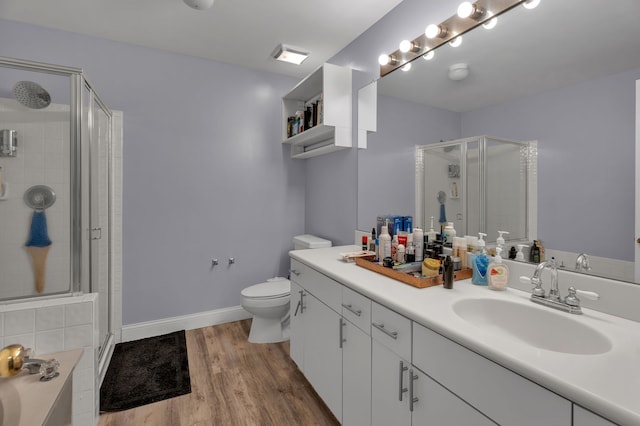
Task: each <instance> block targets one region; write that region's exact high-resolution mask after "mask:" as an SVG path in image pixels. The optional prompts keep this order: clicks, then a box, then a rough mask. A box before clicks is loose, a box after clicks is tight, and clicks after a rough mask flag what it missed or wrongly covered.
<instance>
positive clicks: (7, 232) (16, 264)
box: [0, 98, 71, 299]
mask: <svg viewBox="0 0 640 426" xmlns="http://www.w3.org/2000/svg"><path fill="white" fill-rule="evenodd" d="M0 111H2V112H6V114H3V121H2V122H1V123H0V127H1V128H2V129H10V130H16V131H17V135H18V144H17V145H18V150H17V151H18V154H17V156H16V157H1V158H0V166H2V178H3V182H4V183H5V184H6V188H7V196H6V199H5V200H2V201H0V217H3V218H11V220H2V221H0V241H2V244H1V245H0V270H2V277H1V278H0V283H1V286H0V299H8V298H19V297H28V296H32V295H36V294H37V293H36V291H35V288H34V275H33V269H32V266H31V261H30V259H29V256H28V254H27V252H26V250H25V248H24V245H25V243H26V241H27V239H28V237H29V226H30V223H31V214H32V210H31V208H29V207H28V206H27V205H26V204H25V203H24V201H23V198H22V197H23V195H24V193H25V191H26V190H27V189H29V187H31V186H33V185H48V186H50V187H51V188H52V189H53V190H54V192H55V194H56V202H55V204H53V206H51V207H50V208H48V209H47V210H46V213H45V214H46V217H47V227H48V234H49V238H50V239H51V241H52V244H51V248H50V251H49V254H48V256H47V261H46V276H45V288H44V293H45V294H52V293H61V292H66V291H69V283H70V282H71V279H70V267H69V265H70V264H71V263H70V256H71V241H70V233H69V227H70V214H71V213H70V206H71V203H70V172H69V170H70V166H69V162H70V143H69V140H70V136H69V127H70V125H69V118H70V116H69V106H68V105H55V104H51V105H49V107H47V109H46V111H40V110H28V109H27V108H26V107H24V106H21V105H20V104H19V103H18V102H17V101H15V100H13V99H6V98H0Z"/></svg>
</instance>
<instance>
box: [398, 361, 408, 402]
mask: <svg viewBox="0 0 640 426" xmlns="http://www.w3.org/2000/svg"><path fill="white" fill-rule="evenodd" d="M408 369H409V367H405V366H404V361H400V372H399V373H398V377H399V378H400V388H399V390H398V396H399V399H400V401H402V394H403V393H405V392H406V391H408V390H409V389H407V388H405V387H404V384H403V383H402V378H403V376H404V372H405V371H407V370H408Z"/></svg>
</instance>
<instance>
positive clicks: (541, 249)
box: [536, 240, 545, 262]
mask: <svg viewBox="0 0 640 426" xmlns="http://www.w3.org/2000/svg"><path fill="white" fill-rule="evenodd" d="M536 241H537V242H538V252H539V253H540V262H544V259H545V257H544V246H543V245H542V241H540V240H536Z"/></svg>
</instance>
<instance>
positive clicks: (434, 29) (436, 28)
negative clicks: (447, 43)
mask: <svg viewBox="0 0 640 426" xmlns="http://www.w3.org/2000/svg"><path fill="white" fill-rule="evenodd" d="M448 32H449V30H447V27H445V26H442V25H436V24H431V25H429V26H428V27H427V28H425V29H424V35H425V36H426V37H427V38H428V39H432V38H436V37H437V38H445V37H446V36H447V33H448Z"/></svg>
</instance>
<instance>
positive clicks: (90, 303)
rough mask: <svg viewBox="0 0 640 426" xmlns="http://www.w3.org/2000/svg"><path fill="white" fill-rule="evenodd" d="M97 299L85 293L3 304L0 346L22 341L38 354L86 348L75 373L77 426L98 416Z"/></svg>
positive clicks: (88, 422)
mask: <svg viewBox="0 0 640 426" xmlns="http://www.w3.org/2000/svg"><path fill="white" fill-rule="evenodd" d="M97 302H98V295H97V294H85V295H82V296H69V297H60V298H56V299H48V300H37V301H30V302H23V303H13V304H7V305H0V347H4V346H6V345H10V344H13V343H19V344H21V345H23V346H24V347H29V348H32V349H33V352H34V354H35V356H36V357H37V356H38V355H39V354H46V353H51V352H60V351H65V350H69V349H76V348H83V349H84V354H83V355H82V358H81V359H80V362H79V363H78V365H77V366H76V369H75V371H74V373H73V424H74V425H81V426H84V425H94V424H95V423H96V418H97V409H98V399H97V398H98V392H96V390H97V389H98V388H99V384H98V380H97V374H96V369H97V357H98V352H97V347H98V345H99V344H100V342H99V341H98V338H99V336H98V309H97V306H98V305H97ZM27 409H28V408H27Z"/></svg>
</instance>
